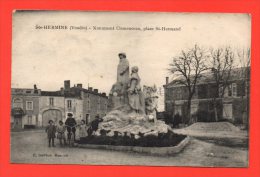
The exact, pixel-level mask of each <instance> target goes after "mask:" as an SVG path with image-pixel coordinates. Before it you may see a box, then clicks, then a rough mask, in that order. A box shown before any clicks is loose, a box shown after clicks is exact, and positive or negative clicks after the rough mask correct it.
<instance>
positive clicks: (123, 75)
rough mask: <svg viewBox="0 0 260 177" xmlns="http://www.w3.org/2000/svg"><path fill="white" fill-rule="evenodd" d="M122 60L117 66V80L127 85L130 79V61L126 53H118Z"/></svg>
mask: <svg viewBox="0 0 260 177" xmlns="http://www.w3.org/2000/svg"><path fill="white" fill-rule="evenodd" d="M118 56H119V58H120V61H119V64H118V66H117V82H119V83H122V84H123V85H127V83H128V80H129V62H128V60H127V59H126V54H125V53H119V54H118Z"/></svg>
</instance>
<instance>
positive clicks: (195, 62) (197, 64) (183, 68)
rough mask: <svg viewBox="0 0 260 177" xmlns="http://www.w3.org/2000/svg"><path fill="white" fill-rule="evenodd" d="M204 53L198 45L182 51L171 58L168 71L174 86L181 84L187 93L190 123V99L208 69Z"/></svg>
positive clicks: (189, 120) (189, 119)
mask: <svg viewBox="0 0 260 177" xmlns="http://www.w3.org/2000/svg"><path fill="white" fill-rule="evenodd" d="M206 58H207V56H206V52H205V51H204V50H203V49H201V48H200V47H199V46H198V45H195V46H194V47H193V48H192V49H189V50H187V51H184V50H182V51H181V54H180V55H179V56H175V57H174V58H173V61H172V63H170V65H169V66H170V67H169V69H168V70H169V71H170V72H171V74H172V75H173V76H175V77H179V78H178V79H176V84H182V85H184V86H185V88H186V89H187V91H188V99H187V118H188V122H189V123H191V122H192V120H191V99H192V97H193V95H194V93H195V91H196V85H197V82H198V80H199V79H200V78H201V77H202V73H203V72H204V71H206V70H207V69H208V68H207V66H206V64H205V63H206V62H205V61H206Z"/></svg>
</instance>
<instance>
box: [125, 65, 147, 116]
mask: <svg viewBox="0 0 260 177" xmlns="http://www.w3.org/2000/svg"><path fill="white" fill-rule="evenodd" d="M140 81H141V79H140V77H139V75H138V67H137V66H134V67H132V73H131V76H130V79H129V89H128V100H129V105H130V108H131V109H132V110H134V111H135V112H136V113H140V114H144V113H145V112H144V97H143V92H142V90H141V85H140Z"/></svg>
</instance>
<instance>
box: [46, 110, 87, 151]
mask: <svg viewBox="0 0 260 177" xmlns="http://www.w3.org/2000/svg"><path fill="white" fill-rule="evenodd" d="M76 128H78V129H79V137H80V138H83V137H86V136H87V135H88V133H87V131H88V129H89V126H88V125H86V122H85V120H81V123H80V124H79V125H77V123H76V121H75V119H74V118H73V117H72V115H69V117H68V118H67V119H66V121H65V124H64V123H63V121H61V120H60V121H59V123H58V125H55V124H54V121H53V120H49V125H48V126H47V128H46V133H47V136H48V142H49V147H51V146H52V147H55V143H54V139H55V138H56V137H57V139H59V142H60V146H65V145H67V144H68V145H69V146H70V145H71V137H72V135H73V141H75V139H76ZM66 131H67V139H66V136H65V132H66ZM67 141H68V143H67Z"/></svg>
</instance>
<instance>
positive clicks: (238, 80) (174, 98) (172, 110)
mask: <svg viewBox="0 0 260 177" xmlns="http://www.w3.org/2000/svg"><path fill="white" fill-rule="evenodd" d="M248 73H249V68H248ZM249 81H250V79H249V74H246V75H245V74H244V73H243V72H241V69H234V70H232V74H231V77H230V80H229V81H228V83H227V84H226V85H227V86H226V88H225V89H224V90H223V87H219V88H217V86H216V83H215V82H214V78H213V75H212V74H210V73H205V74H204V75H203V77H202V78H201V79H200V80H199V81H198V83H197V85H196V90H195V94H194V95H193V97H192V100H191V109H190V115H191V116H193V118H194V120H195V121H203V122H211V121H215V110H214V103H216V105H217V106H216V107H217V115H218V119H219V120H229V121H231V122H234V123H237V124H246V123H247V122H248V116H249V115H248V112H249ZM177 83H178V82H176V80H173V81H171V82H168V78H166V84H165V85H164V90H165V113H166V114H167V115H168V116H169V117H172V118H173V119H174V116H175V115H176V114H179V115H180V116H181V122H182V123H188V120H187V114H188V112H187V111H188V109H187V100H188V90H187V87H185V86H184V85H181V84H177ZM223 92H224V93H223ZM222 93H223V96H222Z"/></svg>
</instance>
